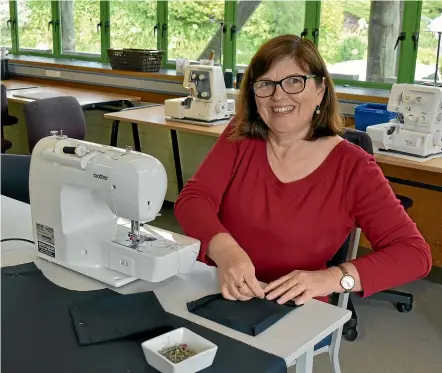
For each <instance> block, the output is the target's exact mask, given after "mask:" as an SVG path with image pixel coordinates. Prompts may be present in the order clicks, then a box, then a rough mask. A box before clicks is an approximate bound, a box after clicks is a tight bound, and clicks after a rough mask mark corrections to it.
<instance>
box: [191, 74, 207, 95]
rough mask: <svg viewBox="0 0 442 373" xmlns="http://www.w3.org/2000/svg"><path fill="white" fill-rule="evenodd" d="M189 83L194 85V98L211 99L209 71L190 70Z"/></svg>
mask: <svg viewBox="0 0 442 373" xmlns="http://www.w3.org/2000/svg"><path fill="white" fill-rule="evenodd" d="M189 83H193V84H195V87H196V92H195V94H196V97H197V98H199V99H202V100H208V99H210V97H211V91H210V74H209V71H201V70H192V71H190V73H189Z"/></svg>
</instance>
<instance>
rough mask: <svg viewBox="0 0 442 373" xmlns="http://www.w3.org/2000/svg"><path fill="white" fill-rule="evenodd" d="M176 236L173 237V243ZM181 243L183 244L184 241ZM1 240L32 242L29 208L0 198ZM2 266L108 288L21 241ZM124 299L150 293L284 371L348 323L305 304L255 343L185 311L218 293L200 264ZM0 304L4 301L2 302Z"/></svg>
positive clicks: (5, 253) (137, 285) (81, 286)
mask: <svg viewBox="0 0 442 373" xmlns="http://www.w3.org/2000/svg"><path fill="white" fill-rule="evenodd" d="M179 236H181V235H177V234H175V233H174V237H175V238H177V237H178V238H179ZM181 237H183V239H185V237H184V236H181ZM1 238H2V239H6V238H25V239H30V240H33V235H32V221H31V212H30V206H29V205H27V204H24V203H21V202H18V201H16V200H13V199H10V198H7V197H5V196H1ZM1 253H2V263H1V264H2V266H10V265H16V264H20V263H26V262H31V261H34V262H35V264H36V265H37V266H38V267H39V268H40V269H41V270H42V272H43V274H44V275H45V276H46V277H47V278H48V279H49V280H51V281H52V282H53V283H55V284H57V285H59V286H62V287H65V288H68V289H71V290H80V291H86V290H97V289H102V288H105V287H107V286H106V285H105V284H102V283H100V282H98V281H95V280H93V279H91V278H87V277H85V276H83V275H80V274H78V273H76V272H73V271H70V270H68V269H65V268H64V267H61V266H58V265H55V264H53V263H50V262H48V261H46V260H44V259H41V258H37V257H36V254H35V251H34V246H33V245H32V244H30V243H26V242H23V241H9V242H3V243H2V248H1ZM113 290H115V291H117V292H119V293H123V294H129V293H135V292H141V291H148V290H154V291H155V294H156V295H157V297H158V299H159V301H160V302H161V304H162V306H163V308H164V309H165V310H166V311H167V312H170V313H172V314H174V315H177V316H180V317H183V318H185V319H188V320H190V321H193V322H194V323H196V324H200V325H203V326H205V327H208V328H210V329H213V330H215V331H217V332H219V333H222V334H225V335H228V336H229V337H231V338H235V339H237V340H240V341H242V342H245V343H247V344H249V345H252V346H255V347H257V348H259V349H261V350H264V351H266V352H269V353H271V354H274V355H277V356H280V357H282V358H283V359H284V360H285V361H286V363H287V365H288V366H290V365H292V364H293V363H294V362H295V360H296V359H297V358H299V357H300V356H301V355H302V354H304V353H305V352H306V351H307V349H310V348H312V346H314V345H315V344H316V343H318V342H320V341H321V340H322V339H323V338H324V337H326V336H327V335H329V334H330V333H332V332H333V331H334V330H336V329H337V328H338V327H340V326H342V325H343V324H344V323H345V322H346V321H348V320H349V319H350V316H351V313H350V312H349V311H348V310H345V309H342V308H338V307H335V306H333V305H330V304H327V303H324V302H320V301H316V300H313V301H310V302H309V303H307V304H305V305H304V306H302V307H300V308H297V309H295V310H294V311H293V312H291V313H289V314H288V315H287V316H286V317H284V318H283V319H281V320H280V321H278V322H277V323H275V324H274V325H273V326H272V327H270V328H269V329H267V330H266V331H264V332H263V333H261V334H260V335H258V336H256V337H251V336H248V335H246V334H243V333H241V332H237V331H235V330H233V329H230V328H227V327H224V326H222V325H220V324H217V323H215V322H212V321H210V320H207V319H204V318H202V317H199V316H197V315H194V314H192V313H190V312H188V311H187V308H186V303H187V302H188V301H191V300H195V299H198V298H201V297H203V296H205V295H209V294H212V293H215V292H219V287H218V283H217V279H216V269H215V268H213V267H209V266H206V265H205V264H202V263H200V262H197V263H195V265H194V268H193V270H192V271H191V272H190V273H188V274H185V275H180V276H176V277H175V278H172V279H169V280H167V281H164V282H162V283H159V284H149V283H147V282H145V281H141V280H140V281H135V282H134V283H131V284H129V285H126V286H124V287H123V288H119V289H113ZM2 301H5V300H4V299H2Z"/></svg>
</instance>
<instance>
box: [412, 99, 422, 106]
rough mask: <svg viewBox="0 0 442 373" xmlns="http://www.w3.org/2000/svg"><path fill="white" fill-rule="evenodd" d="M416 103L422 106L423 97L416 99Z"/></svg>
mask: <svg viewBox="0 0 442 373" xmlns="http://www.w3.org/2000/svg"><path fill="white" fill-rule="evenodd" d="M414 102H415V103H416V104H418V105H420V104H421V103H422V97H416V98H415V99H414Z"/></svg>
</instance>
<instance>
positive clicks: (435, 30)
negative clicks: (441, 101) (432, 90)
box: [414, 1, 442, 84]
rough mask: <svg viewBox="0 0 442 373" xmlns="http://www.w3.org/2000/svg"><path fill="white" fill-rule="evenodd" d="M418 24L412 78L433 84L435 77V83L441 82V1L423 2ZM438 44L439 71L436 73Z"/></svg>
mask: <svg viewBox="0 0 442 373" xmlns="http://www.w3.org/2000/svg"><path fill="white" fill-rule="evenodd" d="M420 26H421V27H420V34H419V48H418V52H417V61H416V70H415V74H414V79H415V81H416V82H419V83H427V84H434V82H435V78H436V84H437V83H442V64H441V63H442V60H441V58H440V54H442V40H441V39H442V2H436V1H424V2H423V4H422V13H421V25H420ZM439 40H440V41H439ZM438 45H439V63H438V65H439V66H438V70H439V71H437V74H436V62H437V48H438Z"/></svg>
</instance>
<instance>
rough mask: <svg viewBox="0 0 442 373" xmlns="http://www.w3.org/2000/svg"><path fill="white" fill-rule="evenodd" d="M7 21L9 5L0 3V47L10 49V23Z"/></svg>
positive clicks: (5, 2) (4, 2) (3, 2)
mask: <svg viewBox="0 0 442 373" xmlns="http://www.w3.org/2000/svg"><path fill="white" fill-rule="evenodd" d="M8 21H9V3H8V2H7V1H0V47H7V48H8V49H10V48H11V47H12V40H11V27H12V26H11V22H8Z"/></svg>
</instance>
